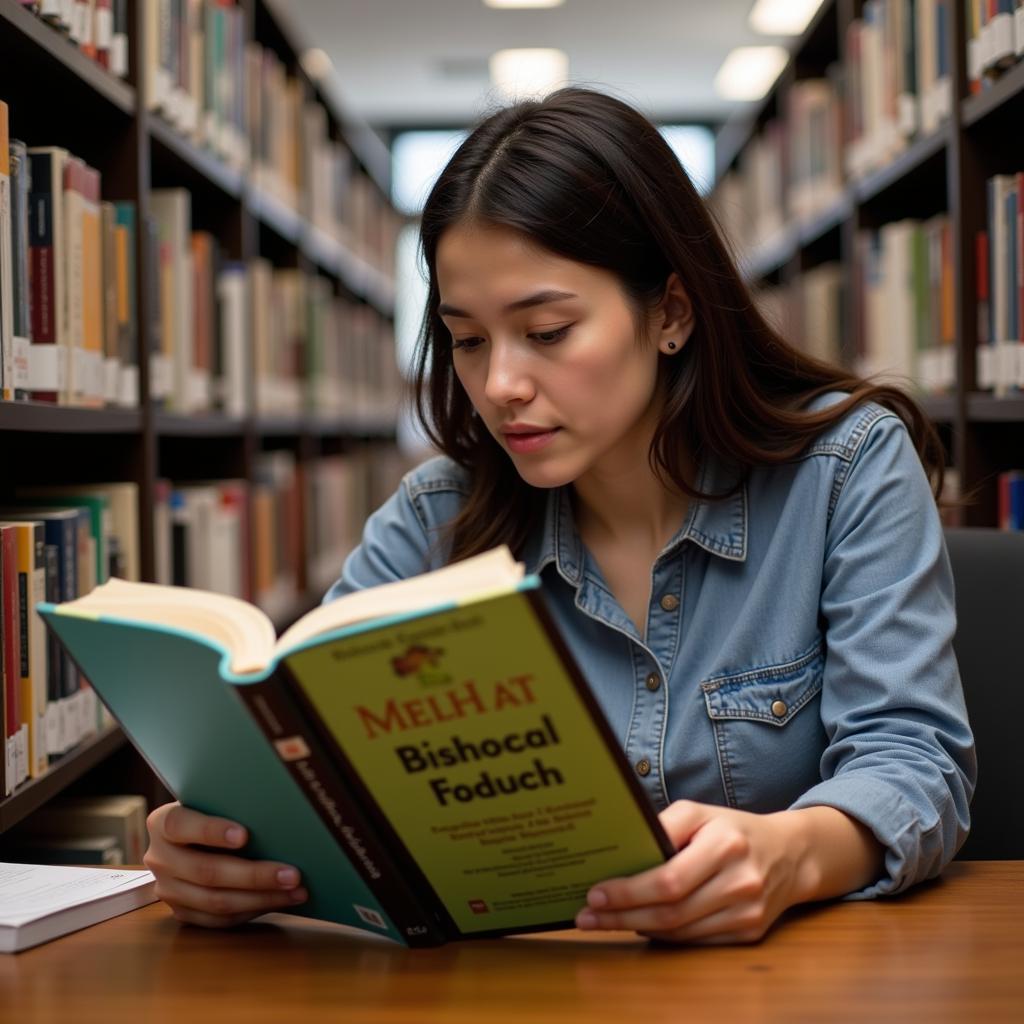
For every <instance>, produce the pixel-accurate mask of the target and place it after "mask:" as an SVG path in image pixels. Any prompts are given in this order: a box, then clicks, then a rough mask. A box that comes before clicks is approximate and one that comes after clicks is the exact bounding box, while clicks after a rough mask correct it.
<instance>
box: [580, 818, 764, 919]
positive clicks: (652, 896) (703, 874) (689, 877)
mask: <svg viewBox="0 0 1024 1024" xmlns="http://www.w3.org/2000/svg"><path fill="white" fill-rule="evenodd" d="M680 804H686V806H678V807H677V805H676V804H673V805H672V806H671V807H669V808H668V809H667V810H666V811H665V812H664V813H663V814H662V819H663V823H665V824H666V825H667V826H668V827H667V828H666V831H669V829H671V828H676V829H677V834H678V831H679V830H682V831H684V832H686V833H687V839H688V842H687V844H686V845H685V846H684V847H683V848H682V849H681V850H680V851H679V853H677V854H676V855H675V856H674V857H672V858H671V859H670V860H668V861H666V862H665V863H664V864H659V865H658V866H657V867H655V868H651V869H650V870H648V871H643V872H641V873H640V874H638V875H632V876H630V877H628V878H611V879H608V880H607V881H604V882H601V883H600V884H599V885H596V886H594V887H593V888H592V889H591V890H590V892H589V893H587V906H588V907H589V908H590V909H591V910H594V911H598V912H600V915H601V919H602V920H604V915H605V912H607V911H616V910H623V909H627V908H631V907H643V906H648V905H652V904H663V903H679V902H681V901H683V900H685V899H687V897H689V896H690V895H691V894H692V893H693V892H695V891H696V890H697V889H699V888H700V887H701V886H702V885H704V883H705V882H707V881H708V879H710V878H711V877H713V876H714V875H715V874H717V873H718V872H720V871H721V870H722V868H723V866H724V865H725V864H727V863H730V862H732V861H734V860H737V859H739V858H741V857H743V856H745V855H746V853H747V850H748V847H749V843H748V842H747V839H746V837H745V836H744V835H743V833H741V832H740V831H738V830H737V829H734V828H730V827H727V826H726V827H723V825H722V824H721V819H719V818H716V817H713V809H709V808H705V807H704V806H703V805H701V804H693V803H689V802H688V801H680ZM673 809H676V810H675V811H674V814H673V815H671V816H670V814H669V812H670V811H673ZM709 811H711V812H712V813H708V812H709ZM665 819H668V820H667V821H666V820H665ZM698 822H699V824H698V825H697V826H696V829H694V825H695V823H698ZM670 835H671V833H670ZM609 927H614V926H609ZM628 927H633V926H632V925H629V926H628Z"/></svg>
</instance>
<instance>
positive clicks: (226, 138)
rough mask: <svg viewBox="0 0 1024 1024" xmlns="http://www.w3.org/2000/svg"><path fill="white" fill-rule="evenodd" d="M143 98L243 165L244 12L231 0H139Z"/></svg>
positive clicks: (193, 137)
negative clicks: (202, 0) (143, 24)
mask: <svg viewBox="0 0 1024 1024" xmlns="http://www.w3.org/2000/svg"><path fill="white" fill-rule="evenodd" d="M144 8H145V19H146V38H145V39H144V40H143V46H142V55H143V63H144V74H143V79H142V80H143V82H144V83H145V86H144V91H143V103H144V104H145V106H146V107H147V109H149V110H152V111H155V112H157V113H159V114H160V116H162V117H163V118H164V119H165V120H166V121H167V122H168V123H169V124H170V125H172V126H173V127H174V128H175V129H176V130H177V131H179V132H180V133H181V134H182V135H184V136H185V137H187V138H188V139H189V140H190V141H192V142H194V143H195V144H196V145H199V146H202V147H204V148H206V149H209V150H210V151H211V152H212V153H214V154H215V155H216V156H217V157H218V158H219V159H221V160H223V161H225V162H226V163H228V164H230V165H231V166H233V167H237V168H242V167H244V166H245V164H246V161H247V159H248V144H247V135H246V130H245V108H246V102H247V100H246V96H245V76H244V54H245V47H246V31H247V28H246V20H245V14H244V12H243V10H242V8H241V7H239V6H238V5H237V4H236V3H234V2H233V0H218V2H216V3H205V4H202V3H197V2H196V0H191V2H189V3H172V2H171V0H144Z"/></svg>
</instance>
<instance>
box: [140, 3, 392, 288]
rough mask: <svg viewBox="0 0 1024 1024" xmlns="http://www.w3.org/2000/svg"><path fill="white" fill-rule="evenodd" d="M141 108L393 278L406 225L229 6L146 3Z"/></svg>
mask: <svg viewBox="0 0 1024 1024" xmlns="http://www.w3.org/2000/svg"><path fill="white" fill-rule="evenodd" d="M146 2H147V4H148V6H149V9H150V10H149V14H150V16H149V17H148V18H147V25H148V26H149V28H148V33H147V39H146V45H145V54H146V65H147V66H146V75H145V81H146V82H147V83H148V85H147V87H146V91H145V97H144V102H145V103H146V105H147V107H148V108H149V109H151V110H154V111H158V112H159V113H160V115H161V116H163V117H164V118H165V119H166V120H167V121H169V122H170V123H171V124H172V125H174V127H175V128H177V129H178V130H179V131H180V132H181V133H182V134H184V135H185V136H186V137H188V138H189V139H190V141H192V142H193V143H194V144H196V145H198V146H201V147H204V148H206V149H208V150H210V151H211V152H213V153H214V154H215V155H216V156H217V157H218V158H219V159H221V160H223V161H224V162H225V163H227V164H228V165H229V166H232V167H234V168H236V169H237V170H239V171H246V172H248V174H249V177H250V179H251V181H252V184H253V185H254V187H255V188H256V190H257V191H258V193H259V194H260V196H261V201H263V202H267V201H268V198H269V200H270V201H273V202H277V203H280V204H282V205H283V206H284V207H285V208H286V209H287V210H289V211H292V212H293V213H296V214H298V215H299V216H301V217H303V218H304V219H305V221H306V222H307V223H309V224H311V225H312V226H313V227H314V228H315V229H316V230H318V231H319V232H321V233H323V235H324V236H326V237H327V238H329V239H331V240H332V241H334V242H337V243H340V244H342V245H344V246H345V247H346V249H348V250H349V251H351V252H353V253H355V254H357V255H358V256H359V257H360V258H362V259H363V260H365V261H366V262H367V263H369V264H370V265H371V266H373V267H375V268H376V269H377V270H379V271H380V272H382V273H384V274H385V275H387V277H389V278H390V277H391V276H392V275H393V260H394V255H393V254H394V247H395V240H396V238H397V234H398V231H399V228H400V226H401V219H400V218H399V216H398V215H397V214H396V213H395V212H394V210H393V209H392V207H391V205H390V203H389V202H388V201H387V199H386V197H385V196H384V195H383V194H381V192H380V191H379V190H378V189H377V188H376V187H375V186H374V184H373V182H372V181H371V179H370V178H369V176H368V175H366V174H365V173H364V172H362V171H361V170H360V168H359V166H358V164H357V162H356V160H355V159H354V157H353V154H352V151H351V150H350V149H349V148H348V147H347V146H346V145H345V143H344V142H343V141H342V140H341V139H340V138H337V137H332V130H331V127H330V125H329V123H328V116H327V110H326V108H325V107H324V106H323V104H321V103H319V102H317V101H316V99H315V97H314V96H313V95H312V92H311V90H310V89H309V87H308V86H307V84H306V82H305V80H304V79H302V78H300V77H298V76H297V75H293V74H291V73H290V71H289V69H288V67H287V66H286V65H285V63H284V62H283V61H282V60H281V59H280V58H279V57H278V56H277V54H276V53H275V52H274V51H273V50H270V49H268V48H265V47H262V46H260V45H259V44H258V43H255V42H252V41H251V40H249V38H248V29H247V25H246V20H245V14H244V12H243V10H242V8H241V7H239V6H238V5H237V4H235V3H234V2H232V0H206V2H205V3H203V2H202V0H189V2H188V3H182V2H181V0H146Z"/></svg>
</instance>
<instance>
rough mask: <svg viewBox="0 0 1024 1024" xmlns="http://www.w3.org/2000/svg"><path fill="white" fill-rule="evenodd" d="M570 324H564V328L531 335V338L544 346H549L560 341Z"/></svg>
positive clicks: (567, 331)
mask: <svg viewBox="0 0 1024 1024" xmlns="http://www.w3.org/2000/svg"><path fill="white" fill-rule="evenodd" d="M571 327H572V324H566V326H565V327H559V328H557V329H556V330H554V331H540V332H538V333H535V334H531V335H530V337H531V338H536V339H537V341H540V342H542V343H543V344H545V345H550V344H552V343H554V342H556V341H561V340H562V339H563V338H564V337H565V336H566V335H567V334H568V333H569V329H570V328H571Z"/></svg>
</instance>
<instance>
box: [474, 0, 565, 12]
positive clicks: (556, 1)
mask: <svg viewBox="0 0 1024 1024" xmlns="http://www.w3.org/2000/svg"><path fill="white" fill-rule="evenodd" d="M564 3H565V0H484V6H485V7H494V8H496V9H497V10H509V9H511V8H513V7H515V8H526V7H561V6H562V4H564Z"/></svg>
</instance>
